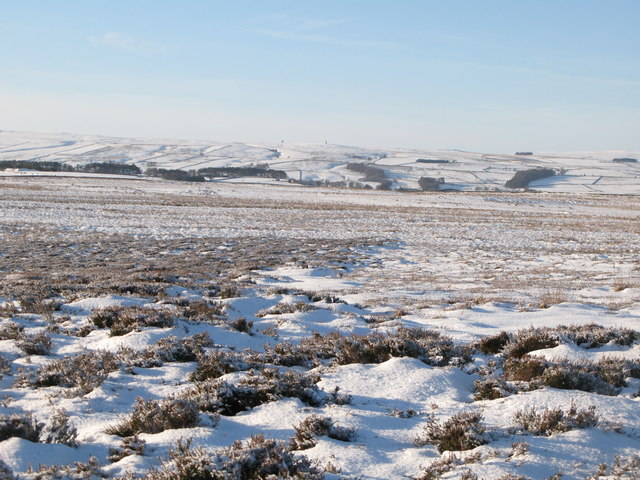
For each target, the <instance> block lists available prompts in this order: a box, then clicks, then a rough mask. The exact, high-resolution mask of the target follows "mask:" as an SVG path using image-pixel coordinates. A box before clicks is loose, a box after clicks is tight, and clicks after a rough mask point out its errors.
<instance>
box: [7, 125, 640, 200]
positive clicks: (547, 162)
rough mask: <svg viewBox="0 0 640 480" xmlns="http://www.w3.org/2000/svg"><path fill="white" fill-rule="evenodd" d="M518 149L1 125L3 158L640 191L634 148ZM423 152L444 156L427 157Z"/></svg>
mask: <svg viewBox="0 0 640 480" xmlns="http://www.w3.org/2000/svg"><path fill="white" fill-rule="evenodd" d="M515 153H516V152H513V153H510V154H505V153H501V154H496V153H486V152H484V153H482V152H465V151H459V150H407V149H382V148H362V147H351V146H344V145H331V144H323V145H304V144H288V143H286V142H283V143H278V144H261V145H253V144H244V143H219V142H208V141H200V142H194V141H187V140H150V139H132V138H113V137H102V136H88V135H73V134H35V133H23V132H13V131H0V161H3V160H28V161H36V162H38V161H56V162H62V163H66V164H69V165H73V166H77V165H85V164H87V163H91V162H116V163H127V164H133V165H136V166H138V167H139V168H140V169H141V170H143V171H144V170H145V169H147V168H149V167H156V168H164V169H182V170H198V169H202V168H207V167H244V166H248V165H264V164H267V165H268V166H269V167H270V168H272V169H276V170H283V171H285V172H286V173H287V175H288V176H289V178H291V179H294V180H300V179H302V180H304V181H307V182H311V181H316V182H345V183H346V182H359V183H360V184H363V185H364V184H366V185H369V186H372V187H375V186H376V185H377V184H376V183H375V182H367V181H363V180H362V177H363V175H362V174H361V173H358V172H354V171H352V170H349V169H348V168H347V164H348V163H350V162H355V163H359V162H366V163H367V164H370V165H372V166H375V167H378V168H381V169H383V170H384V171H385V173H386V175H387V177H388V178H390V179H392V180H393V182H394V183H393V188H394V189H418V180H419V179H420V177H433V178H444V181H445V184H444V185H442V186H441V188H446V189H454V190H495V189H498V190H501V189H503V187H504V183H505V182H506V181H507V180H509V179H510V178H511V177H512V176H513V174H514V173H515V172H516V171H518V170H527V169H532V168H537V167H546V168H551V169H554V170H556V171H557V172H562V174H561V175H556V176H554V177H551V178H547V179H544V180H539V181H536V182H533V183H532V184H531V185H530V188H533V189H535V190H538V191H545V192H566V193H609V194H635V195H637V194H640V161H639V162H634V163H628V162H614V161H613V160H614V159H620V158H632V159H636V160H640V152H637V151H636V152H629V151H607V152H528V153H532V155H516V154H515ZM520 153H522V152H520ZM425 160H426V161H432V162H433V161H438V162H444V163H423V162H424V161H425ZM421 161H422V162H421ZM0 175H2V172H0ZM225 181H232V182H238V181H244V182H247V181H248V182H256V181H264V179H262V180H256V179H245V180H237V179H234V180H225Z"/></svg>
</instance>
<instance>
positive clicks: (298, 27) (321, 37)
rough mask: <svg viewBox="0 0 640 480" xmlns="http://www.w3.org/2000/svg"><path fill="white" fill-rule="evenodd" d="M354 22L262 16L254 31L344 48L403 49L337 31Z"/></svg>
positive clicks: (281, 15)
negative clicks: (338, 28) (337, 28)
mask: <svg viewBox="0 0 640 480" xmlns="http://www.w3.org/2000/svg"><path fill="white" fill-rule="evenodd" d="M352 22H353V21H352V20H350V19H347V18H336V19H325V18H307V17H292V16H289V15H286V14H274V15H270V16H267V17H262V18H261V19H260V20H259V21H258V23H259V24H260V26H258V27H255V28H253V29H252V31H253V32H254V33H257V34H259V35H263V36H266V37H270V38H279V39H282V40H293V41H297V42H308V43H320V44H325V45H336V46H342V47H364V48H397V47H399V46H400V45H399V44H397V43H394V42H385V41H379V40H368V39H364V38H363V39H360V38H353V35H349V34H345V33H344V32H343V31H336V27H340V26H343V25H347V24H350V23H352Z"/></svg>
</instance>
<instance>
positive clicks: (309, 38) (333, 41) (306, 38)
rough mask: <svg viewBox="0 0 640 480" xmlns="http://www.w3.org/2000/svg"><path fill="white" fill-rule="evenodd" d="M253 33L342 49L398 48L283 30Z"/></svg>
mask: <svg viewBox="0 0 640 480" xmlns="http://www.w3.org/2000/svg"><path fill="white" fill-rule="evenodd" d="M254 32H256V33H258V34H260V35H264V36H266V37H271V38H280V39H283V40H295V41H299V42H309V43H323V44H325V45H338V46H342V47H369V48H394V47H398V46H399V45H398V44H397V43H393V42H379V41H375V40H351V39H347V38H340V37H337V36H330V35H317V34H316V35H314V34H304V33H296V32H287V31H283V30H267V29H257V30H254Z"/></svg>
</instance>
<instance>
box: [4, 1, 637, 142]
mask: <svg viewBox="0 0 640 480" xmlns="http://www.w3.org/2000/svg"><path fill="white" fill-rule="evenodd" d="M639 25H640V0H608V1H605V0H553V1H552V0H537V1H536V0H475V1H474V0H440V1H435V0H423V1H418V0H415V1H411V0H396V1H389V0H387V1H383V0H380V1H377V0H369V1H364V0H363V1H356V0H324V1H314V0H296V1H279V0H273V1H270V0H263V1H258V0H238V1H214V0H212V1H196V0H194V1H180V2H179V1H173V0H171V1H169V0H166V1H164V0H155V1H145V0H127V1H123V0H109V1H106V0H93V1H91V0H81V1H80V0H79V1H75V0H60V1H45V0H40V1H37V0H20V1H18V0H0V45H1V46H0V129H2V130H26V131H37V132H72V133H81V134H82V133H84V134H102V135H113V136H125V137H133V136H138V137H140V136H143V137H154V138H185V139H194V140H195V139H201V140H216V141H241V142H279V141H281V140H285V141H287V142H310V143H324V141H328V142H329V143H339V144H348V145H362V146H378V147H406V148H443V149H444V148H458V149H464V150H474V151H484V152H512V151H514V150H533V151H542V150H546V151H549V150H640V134H639V132H640V33H639V31H638V30H639V28H638V27H639Z"/></svg>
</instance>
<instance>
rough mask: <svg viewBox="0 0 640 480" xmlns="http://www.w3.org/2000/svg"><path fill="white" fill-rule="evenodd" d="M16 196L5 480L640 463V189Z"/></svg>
mask: <svg viewBox="0 0 640 480" xmlns="http://www.w3.org/2000/svg"><path fill="white" fill-rule="evenodd" d="M69 148H71V146H69ZM87 148H88V147H87ZM14 150H16V151H17V150H18V147H16V148H14ZM0 204H1V205H2V208H1V209H0V236H1V239H0V240H1V243H0V245H2V247H1V248H0V274H1V276H2V277H1V278H2V283H1V284H0V372H1V375H2V379H0V390H1V392H0V415H1V416H0V460H1V461H2V462H3V463H2V464H0V469H1V470H3V471H4V472H5V473H3V474H0V475H5V476H6V477H8V478H11V476H17V477H19V478H33V479H36V478H54V477H55V478H60V477H71V478H86V477H89V476H95V477H98V476H101V477H122V476H126V475H129V476H130V477H138V476H144V475H146V476H148V478H150V479H157V480H160V479H162V480H164V479H169V478H172V479H179V480H182V479H186V478H212V479H213V478H288V477H287V476H289V477H291V478H322V477H324V478H328V479H331V478H357V477H359V476H360V477H362V478H377V479H390V478H397V479H402V478H424V479H431V478H466V479H472V478H479V479H480V478H483V479H496V478H504V479H516V478H532V479H539V478H560V476H562V478H568V479H582V478H626V477H629V478H633V475H637V474H638V471H639V470H640V456H639V453H640V415H638V402H639V398H640V397H639V396H638V394H639V391H640V263H639V260H638V259H639V258H640V244H639V242H638V238H640V237H639V234H640V222H638V214H639V213H640V200H639V197H637V196H631V195H629V196H617V195H606V196H605V195H593V194H581V195H576V194H559V193H521V194H513V193H503V192H477V193H471V192H467V193H401V192H379V191H369V190H339V189H325V188H308V187H303V186H296V185H288V184H284V185H282V186H277V185H261V184H234V183H202V184H200V183H198V184H191V183H171V182H164V181H134V180H122V179H114V178H72V177H56V176H52V177H37V176H7V177H2V178H0ZM269 475H274V476H275V477H269Z"/></svg>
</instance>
